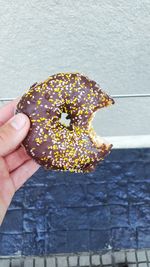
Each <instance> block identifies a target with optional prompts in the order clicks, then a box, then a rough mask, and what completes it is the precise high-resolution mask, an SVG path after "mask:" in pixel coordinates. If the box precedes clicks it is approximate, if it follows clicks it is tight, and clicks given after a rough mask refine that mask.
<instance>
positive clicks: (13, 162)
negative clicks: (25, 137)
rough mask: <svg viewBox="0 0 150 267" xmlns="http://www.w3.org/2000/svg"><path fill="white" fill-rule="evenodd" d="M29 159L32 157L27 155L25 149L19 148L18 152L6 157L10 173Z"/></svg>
mask: <svg viewBox="0 0 150 267" xmlns="http://www.w3.org/2000/svg"><path fill="white" fill-rule="evenodd" d="M29 159H30V157H29V156H28V154H27V153H26V151H25V149H24V147H19V148H18V149H17V150H16V151H14V152H12V153H11V154H9V155H8V156H6V157H5V161H6V164H7V168H8V171H9V172H12V171H13V170H15V169H17V168H18V167H19V166H21V165H22V164H23V163H24V162H25V161H27V160H29Z"/></svg>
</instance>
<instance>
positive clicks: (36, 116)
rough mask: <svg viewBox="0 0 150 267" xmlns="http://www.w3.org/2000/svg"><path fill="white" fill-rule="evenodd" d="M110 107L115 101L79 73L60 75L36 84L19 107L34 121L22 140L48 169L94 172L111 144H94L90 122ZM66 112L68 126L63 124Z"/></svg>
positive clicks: (33, 156)
mask: <svg viewBox="0 0 150 267" xmlns="http://www.w3.org/2000/svg"><path fill="white" fill-rule="evenodd" d="M111 104H114V100H113V99H112V98H110V97H109V96H108V95H107V94H106V93H105V92H103V91H102V90H101V88H100V86H99V85H98V84H97V83H96V82H95V81H93V80H90V79H89V78H88V77H86V76H84V75H82V74H80V73H58V74H56V75H53V76H50V77H49V78H48V79H47V80H46V81H44V82H41V83H35V84H33V85H32V86H31V87H30V89H29V90H28V91H27V92H26V93H25V94H24V95H23V96H22V98H21V100H20V101H19V103H18V105H17V112H23V113H25V114H26V115H27V116H28V117H29V118H30V121H31V127H30V130H29V133H28V135H27V137H26V138H25V139H24V141H23V145H24V146H25V148H26V151H27V153H28V154H29V155H30V156H31V157H32V158H33V159H35V161H36V162H38V163H39V164H40V165H41V166H43V167H45V168H46V169H53V170H69V171H72V172H89V171H92V170H94V169H95V166H96V164H97V163H98V162H99V161H101V160H103V159H104V157H105V156H106V155H107V154H108V153H109V152H110V150H111V147H112V145H106V144H100V145H98V144H97V143H96V141H94V140H95V139H94V138H93V129H92V128H91V126H90V121H91V119H92V116H93V113H94V112H95V111H96V110H98V109H100V108H103V107H106V106H109V105H111ZM63 112H65V113H67V114H68V116H67V118H69V119H70V125H69V126H66V125H63V124H62V123H61V122H60V118H61V114H62V113H63Z"/></svg>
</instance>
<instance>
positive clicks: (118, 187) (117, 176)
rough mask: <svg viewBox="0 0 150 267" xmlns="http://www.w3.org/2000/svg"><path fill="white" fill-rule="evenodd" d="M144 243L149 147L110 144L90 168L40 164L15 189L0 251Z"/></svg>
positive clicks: (149, 236)
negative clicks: (101, 159)
mask: <svg viewBox="0 0 150 267" xmlns="http://www.w3.org/2000/svg"><path fill="white" fill-rule="evenodd" d="M111 247H112V248H114V249H123V248H147V247H149V248H150V149H128V150H113V151H112V153H111V155H110V156H109V157H107V159H106V160H105V161H104V162H103V164H101V165H100V166H99V167H98V168H97V169H96V171H95V172H94V173H90V174H70V173H62V172H54V171H44V170H43V169H40V170H39V171H38V172H37V173H36V174H35V175H34V176H33V177H32V178H31V179H30V180H29V181H28V182H27V183H26V184H25V185H24V187H22V188H21V189H20V190H19V191H18V192H17V193H16V195H15V197H14V199H13V201H12V203H11V206H10V208H9V210H8V212H7V216H6V217H5V220H4V222H3V225H2V226H1V228H0V255H10V254H15V253H17V252H19V253H21V254H24V255H45V254H50V253H63V252H77V251H78V252H79V251H80V252H81V251H89V250H92V251H97V250H103V249H105V250H106V249H109V248H111Z"/></svg>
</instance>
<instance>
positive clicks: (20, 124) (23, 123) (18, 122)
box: [9, 113, 30, 130]
mask: <svg viewBox="0 0 150 267" xmlns="http://www.w3.org/2000/svg"><path fill="white" fill-rule="evenodd" d="M9 123H10V125H11V126H12V127H13V128H14V129H15V130H22V129H23V128H25V129H29V128H30V120H29V118H28V116H27V115H25V114H24V113H18V114H16V115H15V116H14V117H13V118H11V120H10V121H9Z"/></svg>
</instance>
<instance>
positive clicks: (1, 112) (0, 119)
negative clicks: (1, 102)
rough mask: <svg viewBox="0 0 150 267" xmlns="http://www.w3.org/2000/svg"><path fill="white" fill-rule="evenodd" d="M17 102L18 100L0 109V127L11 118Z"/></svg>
mask: <svg viewBox="0 0 150 267" xmlns="http://www.w3.org/2000/svg"><path fill="white" fill-rule="evenodd" d="M18 101H19V98H18V99H15V100H13V101H11V102H9V103H8V104H6V105H5V106H3V107H2V108H0V125H2V124H4V123H5V122H7V121H8V120H9V119H10V118H11V117H13V116H14V113H15V109H16V105H17V102H18Z"/></svg>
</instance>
